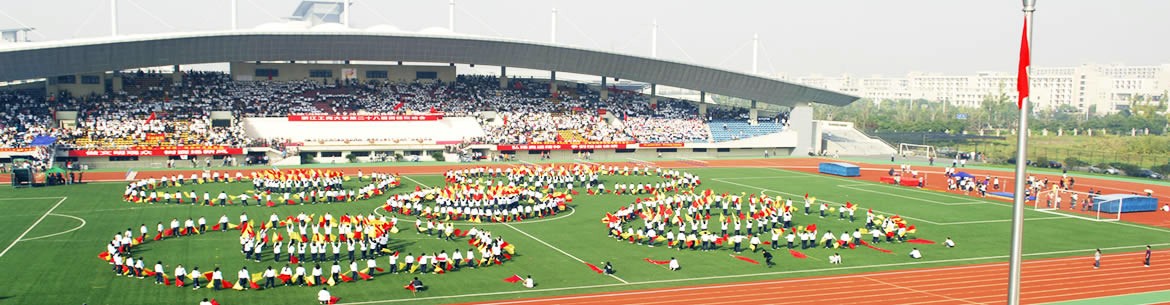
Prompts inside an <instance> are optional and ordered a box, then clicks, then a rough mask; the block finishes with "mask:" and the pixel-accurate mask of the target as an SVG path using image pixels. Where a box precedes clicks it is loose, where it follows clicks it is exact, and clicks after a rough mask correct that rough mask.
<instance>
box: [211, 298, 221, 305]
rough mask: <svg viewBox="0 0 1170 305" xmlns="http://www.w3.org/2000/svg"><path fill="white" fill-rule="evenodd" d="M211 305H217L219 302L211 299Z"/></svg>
mask: <svg viewBox="0 0 1170 305" xmlns="http://www.w3.org/2000/svg"><path fill="white" fill-rule="evenodd" d="M211 305H219V301H216V300H215V299H211Z"/></svg>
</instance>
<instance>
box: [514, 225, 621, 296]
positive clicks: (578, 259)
mask: <svg viewBox="0 0 1170 305" xmlns="http://www.w3.org/2000/svg"><path fill="white" fill-rule="evenodd" d="M504 226H505V227H508V228H510V229H512V230H515V231H516V232H520V234H524V236H528V238H531V239H532V240H535V241H536V242H538V243H541V244H542V245H545V246H547V247H549V248H552V249H553V250H557V252H560V253H561V254H564V255H565V256H568V257H569V258H572V259H573V260H576V261H578V262H581V263H582V264H584V263H585V261H584V260H581V259H580V258H577V257H576V256H573V255H572V254H569V252H565V251H564V250H561V249H560V248H557V247H556V246H553V245H550V244H549V243H546V242H544V241H543V240H540V239H539V238H536V236H532V234H528V232H524V231H521V230H520V229H517V228H516V227H514V226H512V224H509V223H505V224H504ZM607 275H609V277H612V278H614V279H615V280H618V281H619V282H622V284H629V283H630V282H627V281H626V280H623V279H622V278H620V277H617V276H616V275H613V274H607Z"/></svg>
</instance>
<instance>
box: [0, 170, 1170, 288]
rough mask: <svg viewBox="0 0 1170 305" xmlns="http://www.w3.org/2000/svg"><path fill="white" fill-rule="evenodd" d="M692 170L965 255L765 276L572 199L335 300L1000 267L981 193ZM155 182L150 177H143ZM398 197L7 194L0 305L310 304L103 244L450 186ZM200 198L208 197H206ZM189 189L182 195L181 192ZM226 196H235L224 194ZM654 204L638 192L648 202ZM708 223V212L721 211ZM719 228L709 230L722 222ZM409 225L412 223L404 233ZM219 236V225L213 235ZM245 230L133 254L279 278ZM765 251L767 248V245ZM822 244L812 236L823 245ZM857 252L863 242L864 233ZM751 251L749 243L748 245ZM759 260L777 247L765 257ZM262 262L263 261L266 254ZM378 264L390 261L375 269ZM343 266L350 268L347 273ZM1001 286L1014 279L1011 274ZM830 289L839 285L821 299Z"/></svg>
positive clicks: (1139, 244)
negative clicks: (873, 217)
mask: <svg viewBox="0 0 1170 305" xmlns="http://www.w3.org/2000/svg"><path fill="white" fill-rule="evenodd" d="M683 171H685V172H689V173H692V174H696V175H699V176H700V177H702V185H701V186H700V187H699V188H698V190H705V189H711V190H712V191H713V192H715V193H725V192H726V193H730V194H741V193H742V194H756V196H759V195H760V194H766V195H767V196H770V197H775V196H780V197H782V198H784V199H793V201H794V206H796V207H798V210H800V209H802V208H803V204H802V203H801V202H802V197H803V196H804V194H805V193H808V194H809V196H811V197H816V198H817V201H818V202H820V201H825V202H829V203H831V205H832V206H834V207H836V206H838V205H839V204H844V203H845V202H847V201H848V202H851V203H853V204H857V205H859V209H858V213H857V221H856V222H849V221H848V220H840V219H838V215H837V214H836V213H831V214H830V215H829V216H828V217H826V218H820V217H818V215H816V213H817V208H816V207H815V206H814V208H813V214H812V215H804V214H803V213H801V212H799V211H798V212H797V213H794V215H795V217H794V219H793V220H794V223H795V224H797V225H802V226H807V225H808V224H816V225H817V226H818V227H819V228H820V230H821V232H824V231H825V230H832V231H833V232H838V233H837V234H840V233H839V232H844V231H846V230H848V231H852V230H854V229H857V228H861V227H864V219H865V210H866V209H873V210H874V211H875V212H877V213H880V214H884V215H895V214H896V215H900V216H901V217H903V218H904V219H906V220H907V221H908V223H909V224H911V225H914V226H916V227H917V232H916V233H915V234H912V235H913V237H915V238H921V239H927V240H932V241H935V242H940V243H941V241H942V240H944V239H946V238H947V237H951V238H953V239H954V240H955V241H956V242H957V243H958V247H956V248H953V249H947V248H944V247H943V246H942V245H941V244H911V243H884V242H883V243H880V244H877V245H875V246H877V247H880V248H884V249H888V250H891V251H892V252H891V253H883V252H879V251H877V250H873V249H869V248H866V247H857V248H856V249H822V248H819V247H818V248H815V249H807V250H801V251H802V252H803V253H804V254H807V256H808V257H807V258H804V259H800V258H795V257H793V256H791V255H789V253H788V251H787V250H778V251H774V252H773V253H774V254H775V255H776V258H775V262H776V263H777V264H778V265H777V266H775V267H773V268H767V267H766V266H764V264H762V262H763V261H764V259H763V257H762V256H761V253H752V252H750V251H745V252H743V253H742V254H740V255H743V256H746V257H749V258H752V259H755V260H757V261H760V262H761V264H751V263H748V262H745V261H742V260H739V259H736V258H734V257H732V256H731V254H733V252H732V251H731V250H730V249H729V245H727V244H724V245H723V246H722V247H721V248H720V249H719V250H716V251H712V252H703V251H692V250H682V251H679V250H676V249H668V248H667V247H665V246H664V245H661V244H660V245H659V246H656V247H648V246H645V245H637V244H631V243H629V242H626V241H619V240H615V239H614V238H612V237H609V236H608V235H607V234H606V228H605V226H604V225H603V224H602V223H600V219H601V218H603V217H604V216H605V215H606V213H609V212H613V211H616V210H617V209H619V208H620V207H622V206H628V205H630V204H631V203H633V202H634V201H635V199H636V198H638V197H639V196H632V195H612V194H604V195H586V194H585V193H584V192H583V191H582V192H581V194H580V195H578V196H575V197H574V199H575V200H574V201H573V202H572V203H571V204H570V205H569V206H570V209H569V210H566V211H564V212H562V213H559V214H557V215H556V216H550V217H546V218H543V219H530V220H525V221H523V222H512V223H476V224H472V223H465V222H456V227H457V228H460V229H463V230H466V229H468V228H470V227H472V226H476V227H478V228H481V229H487V230H491V231H492V233H493V235H494V236H503V237H504V238H506V239H507V241H508V242H509V243H511V244H513V245H515V246H516V255H515V256H514V257H513V260H512V261H510V262H506V263H504V264H502V265H494V266H487V267H481V268H477V269H474V270H470V269H462V270H459V271H456V272H450V273H448V274H439V275H435V274H421V275H420V274H378V275H375V276H374V278H373V280H370V281H358V282H353V283H342V284H338V285H336V286H334V287H330V288H329V290H330V291H332V292H333V295H335V296H339V297H341V303H342V304H346V303H357V304H390V303H409V304H438V303H456V302H477V301H487V300H498V299H513V298H527V297H538V296H551V295H562V294H576V293H590V292H606V291H619V290H629V289H644V288H654V287H672V286H692V285H701V284H710V283H725V282H738V281H752V280H762V279H777V278H794V277H806V276H814V275H833V274H849V273H857V272H868V271H879V270H895V269H908V268H924V267H943V266H957V265H967V264H976V263H987V262H1001V261H1006V260H1007V255H1008V249H1009V236H1010V234H1009V232H1010V216H1011V209H1010V204H1009V203H1007V202H1003V201H996V200H985V199H981V198H978V197H974V196H963V195H957V194H949V193H941V192H936V191H930V190H920V189H913V188H905V187H895V186H888V185H883V184H877V183H874V182H868V181H862V180H858V179H848V178H838V177H831V176H825V175H818V174H810V173H804V172H798V171H790V170H782V169H773V168H693V169H684V170H683ZM147 176H150V173H149V172H146V173H140V174H139V177H147ZM404 177H405V179H403V180H404V181H403V182H402V185H401V186H400V187H399V188H396V189H392V190H391V191H390V192H388V193H387V194H385V195H381V196H379V197H377V198H374V199H372V200H367V201H357V202H350V203H335V204H330V205H323V204H319V205H293V206H290V205H278V206H276V207H274V208H269V207H255V206H251V207H241V206H226V207H225V206H217V207H205V206H191V205H163V204H143V203H129V202H125V201H123V200H122V196H121V195H122V191H123V189H124V187H125V184H123V183H118V182H113V183H100V182H95V183H88V184H83V185H72V186H62V187H47V188H34V189H11V188H4V189H2V190H0V207H3V208H4V211H5V212H6V213H4V214H3V215H0V219H3V221H0V247H3V248H4V250H3V251H4V252H3V253H2V254H0V270H4V271H5V273H6V275H7V276H6V279H5V283H4V284H3V285H0V303H5V304H82V303H87V304H197V303H198V301H199V300H201V299H203V298H215V299H217V300H218V301H219V303H220V304H225V305H231V304H308V303H310V302H312V300H314V299H315V297H316V293H317V291H318V290H319V289H318V288H316V287H314V288H309V287H277V288H276V289H270V290H261V291H232V290H223V291H212V290H211V289H199V290H194V291H193V290H192V289H190V288H186V289H179V288H175V287H162V286H159V285H154V284H153V279H151V278H147V279H143V280H139V279H132V278H127V277H122V276H114V275H113V274H112V272H111V271H110V265H108V264H107V263H106V262H105V261H102V260H101V259H99V258H98V256H97V254H98V253H99V252H102V251H104V250H105V246H104V245H105V244H106V243H107V242H108V241H109V240H110V238H111V237H112V236H113V235H114V234H115V233H118V232H121V231H124V230H126V229H127V228H131V230H133V231H134V232H135V234H137V232H138V227H139V225H141V224H145V225H146V226H147V227H148V228H150V231H151V233H153V232H154V226H155V224H156V223H158V222H160V221H162V222H169V221H170V219H171V218H178V219H179V220H180V221H181V220H184V219H186V218H188V217H192V218H198V217H199V216H203V217H206V218H207V220H208V222H209V223H214V222H216V221H217V220H218V219H219V217H220V216H221V215H224V214H226V215H227V216H228V217H229V218H230V219H231V221H232V222H233V223H234V222H236V219H237V216H238V215H240V214H241V213H242V212H247V213H248V215H249V216H250V217H251V218H252V219H267V217H268V215H269V214H271V213H276V214H277V215H279V216H280V218H284V217H287V216H290V215H296V214H297V213H300V212H304V213H306V214H317V215H321V214H324V213H325V212H331V213H332V214H333V215H342V214H345V213H349V214H362V215H365V214H368V213H374V212H377V213H386V212H385V211H383V210H382V209H381V206H382V203H383V202H384V201H385V198H386V197H387V196H390V195H392V194H395V193H402V192H408V191H412V190H414V189H415V186H416V185H417V186H422V187H423V188H426V187H427V186H435V185H442V184H443V183H444V181H443V178H442V176H441V175H407V176H404ZM602 181H604V182H605V183H606V184H607V186H609V185H612V184H613V183H614V182H634V183H636V182H654V181H657V179H656V178H653V177H634V176H630V177H603V178H602ZM199 187H200V189H212V188H207V187H208V186H199ZM249 187H250V185H245V184H236V185H230V186H225V187H224V188H225V189H230V190H242V189H245V188H249ZM183 190H184V191H186V188H183ZM229 193H231V192H229ZM645 196H647V195H641V197H645ZM713 211H714V210H713ZM399 217H400V218H401V222H400V224H399V225H398V227H399V228H401V229H403V230H402V231H401V232H399V233H397V234H394V235H391V236H390V239H391V248H393V249H397V250H399V251H401V252H402V253H407V252H412V251H413V252H414V253H417V252H421V251H424V250H425V251H427V252H437V251H439V250H447V251H448V252H450V251H452V250H456V249H460V250H466V249H467V248H468V245H467V242H466V240H465V239H460V240H457V241H455V242H450V241H443V240H440V239H438V238H435V237H431V236H427V235H424V234H417V233H415V232H414V231H413V230H406V227H408V226H410V225H411V224H412V223H413V220H414V217H404V216H399ZM714 220H715V219H712V227H713V230H717V228H718V225H717V224H715V221H714ZM1025 220H1026V226H1027V231H1026V238H1025V241H1024V246H1025V248H1024V250H1025V251H1024V252H1025V255H1026V258H1028V259H1032V258H1042V257H1065V256H1089V255H1091V253H1092V250H1093V249H1095V248H1101V249H1103V250H1106V251H1117V252H1122V251H1137V250H1140V249H1144V247H1145V246H1146V245H1147V244H1152V245H1153V246H1154V247H1155V249H1162V248H1167V247H1168V246H1170V244H1167V243H1166V239H1165V236H1167V235H1166V234H1167V233H1170V230H1166V229H1163V228H1157V227H1150V226H1145V225H1139V224H1134V223H1129V222H1095V221H1090V220H1086V219H1083V218H1078V217H1075V216H1074V215H1066V214H1061V213H1059V212H1041V211H1033V210H1031V209H1030V208H1029V209H1028V211H1027V212H1026V214H1025ZM404 223H407V224H406V225H404ZM209 226H210V225H209ZM237 233H238V232H235V231H228V232H227V233H220V232H210V233H207V234H202V235H199V236H195V237H184V238H177V239H170V240H162V241H147V242H146V243H144V244H142V245H139V246H136V247H135V248H134V250H133V252H134V253H135V258H137V257H138V256H142V257H144V258H145V259H146V262H147V264H146V266H147V267H148V268H150V267H151V266H153V265H154V263H155V262H156V261H160V260H161V261H162V262H163V263H164V264H165V265H166V269H167V270H168V272H170V271H172V270H173V269H174V266H175V265H174V264H176V263H182V264H183V265H184V266H187V268H188V269H190V268H191V267H192V266H198V267H199V268H200V269H199V270H200V271H204V272H205V271H211V269H212V268H213V266H221V267H223V270H224V275H225V279H228V280H233V281H234V279H235V272H236V271H237V270H239V268H240V267H241V266H246V267H247V268H248V270H250V271H251V272H253V273H256V272H260V271H262V270H264V268H265V267H267V266H273V267H274V268H276V269H279V268H280V267H281V266H283V265H284V262H280V263H274V262H272V259H271V255H270V253H268V254H269V255H267V256H266V259H267V260H266V261H263V262H261V263H255V262H251V261H245V260H244V259H243V257H242V255H241V254H240V253H239V243H238V237H239V235H238V234H237ZM762 239H764V240H768V239H770V237H768V236H767V235H765V237H764V238H762ZM818 239H819V236H818ZM863 239H864V240H867V241H868V240H869V236H868V235H867V236H865V237H864V238H863ZM745 247H746V243H745ZM913 247H918V248H919V249H921V250H922V252H923V254H924V257H925V258H924V259H922V260H912V259H909V258H908V257H907V256H906V254H907V253H909V252H910V250H911V248H913ZM765 248H767V249H770V247H769V246H765ZM266 251H268V250H266ZM834 252H837V253H840V254H841V255H842V256H843V258H844V263H843V264H841V265H831V264H829V263H828V262H827V257H828V256H829V255H831V254H832V253H834ZM671 257H676V258H677V259H678V260H679V261H680V263H681V265H682V267H683V268H682V270H680V271H675V272H672V271H669V270H667V269H666V268H665V267H664V266H662V265H656V264H651V263H647V262H646V261H644V260H645V259H647V258H649V259H652V260H667V259H670V258H671ZM606 261H609V262H612V263H613V265H614V268H615V270H616V271H617V272H616V273H615V274H614V275H612V276H606V275H600V274H598V273H596V272H594V271H592V270H591V269H590V268H589V267H588V266H586V265H585V263H592V264H595V265H598V266H600V265H602V264H603V262H606ZM378 262H379V265H380V266H385V264H386V259H385V258H379V260H378ZM343 269H345V270H348V268H347V267H346V268H343ZM512 275H520V276H521V277H524V276H527V275H531V276H532V277H533V278H534V279H535V282H536V283H537V286H536V288H533V289H527V288H524V287H522V286H520V285H517V284H511V283H507V282H505V281H503V279H504V278H508V277H511V276H512ZM416 276H417V277H419V278H420V279H421V280H423V281H424V282H425V283H426V284H427V285H428V286H429V288H430V289H429V290H428V291H425V292H419V293H418V294H417V295H412V294H411V292H410V291H407V290H404V289H402V286H403V285H404V284H405V283H406V282H407V281H408V280H410V279H411V278H412V277H416ZM1005 276H1006V275H1005ZM825 288H827V289H835V288H836V287H825Z"/></svg>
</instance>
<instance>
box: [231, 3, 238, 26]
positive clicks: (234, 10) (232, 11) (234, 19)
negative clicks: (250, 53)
mask: <svg viewBox="0 0 1170 305" xmlns="http://www.w3.org/2000/svg"><path fill="white" fill-rule="evenodd" d="M231 4H232V10H231V14H232V15H231V17H232V30H233V31H234V30H236V26H237V25H236V22H237V21H236V20H238V18H236V4H237V3H236V0H232V3H231Z"/></svg>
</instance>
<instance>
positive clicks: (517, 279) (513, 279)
mask: <svg viewBox="0 0 1170 305" xmlns="http://www.w3.org/2000/svg"><path fill="white" fill-rule="evenodd" d="M523 280H524V278H522V277H520V276H519V275H515V274H513V275H512V276H511V277H508V278H505V279H504V281H505V282H509V283H517V282H520V281H523Z"/></svg>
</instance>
